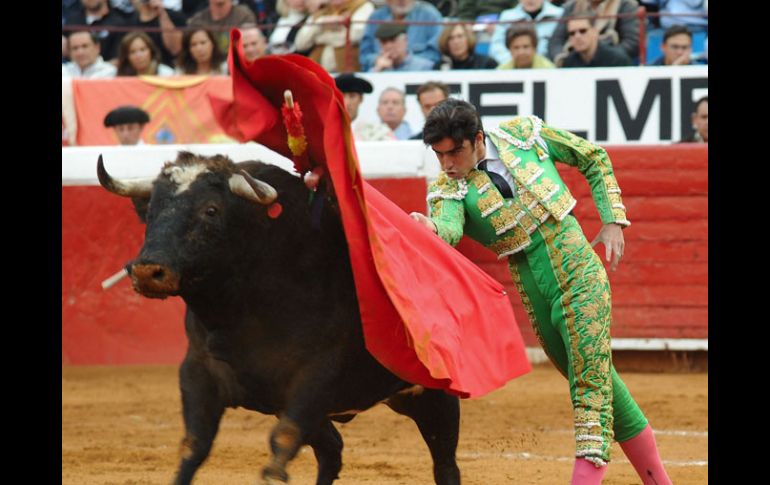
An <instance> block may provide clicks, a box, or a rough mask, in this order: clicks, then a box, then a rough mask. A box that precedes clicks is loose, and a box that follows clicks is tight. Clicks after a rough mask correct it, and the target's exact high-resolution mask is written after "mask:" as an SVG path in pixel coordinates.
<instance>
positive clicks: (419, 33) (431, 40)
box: [359, 0, 444, 71]
mask: <svg viewBox="0 0 770 485" xmlns="http://www.w3.org/2000/svg"><path fill="white" fill-rule="evenodd" d="M387 2H388V5H387V6H385V7H381V8H378V9H377V10H375V11H374V12H372V15H371V16H370V17H369V20H370V21H384V20H397V21H403V22H407V23H408V22H443V20H444V19H443V17H442V16H441V14H440V13H439V11H438V10H436V7H434V6H433V5H431V4H429V3H425V2H422V1H420V0H387ZM377 28H378V24H376V23H374V24H373V23H370V24H367V25H366V28H365V29H364V37H363V38H362V39H361V51H360V55H359V58H360V62H361V70H362V71H369V70H371V69H372V67H373V66H374V63H375V61H376V60H377V58H378V56H379V54H380V45H379V44H378V43H377V42H376V40H375V32H376V31H377ZM406 32H407V34H408V36H407V37H408V39H409V50H410V52H411V53H412V55H414V56H415V57H420V58H425V59H428V60H429V61H431V66H432V65H433V64H434V63H436V62H438V61H439V60H441V54H439V52H438V36H439V33H441V25H439V24H436V25H411V24H410V25H409V26H408V27H407V29H406Z"/></svg>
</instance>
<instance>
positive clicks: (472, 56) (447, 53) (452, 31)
mask: <svg viewBox="0 0 770 485" xmlns="http://www.w3.org/2000/svg"><path fill="white" fill-rule="evenodd" d="M475 49H476V35H475V34H474V33H473V30H471V28H470V26H469V25H468V24H455V25H447V26H446V27H444V29H443V30H442V31H441V35H439V37H438V50H439V52H441V54H442V58H441V61H440V62H437V63H436V64H435V65H434V66H433V68H434V69H440V70H442V71H448V70H450V69H452V70H453V69H494V68H496V67H497V62H496V61H495V60H494V59H492V58H491V57H489V56H485V55H481V54H476V53H475Z"/></svg>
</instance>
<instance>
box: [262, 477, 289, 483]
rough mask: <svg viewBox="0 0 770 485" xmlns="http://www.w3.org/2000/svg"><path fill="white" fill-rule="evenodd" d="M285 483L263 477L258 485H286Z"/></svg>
mask: <svg viewBox="0 0 770 485" xmlns="http://www.w3.org/2000/svg"><path fill="white" fill-rule="evenodd" d="M285 483H287V482H285V481H283V480H278V479H275V478H268V477H262V480H261V481H259V482H257V485H284V484H285Z"/></svg>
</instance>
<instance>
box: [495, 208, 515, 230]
mask: <svg viewBox="0 0 770 485" xmlns="http://www.w3.org/2000/svg"><path fill="white" fill-rule="evenodd" d="M489 222H490V223H492V226H493V227H494V228H495V234H497V235H498V236H499V235H501V234H503V233H504V232H505V231H507V230H508V229H511V228H512V227H514V226H515V225H516V214H515V211H514V210H513V209H511V208H510V207H503V208H502V209H500V211H499V212H498V213H497V214H496V215H494V216H492V217H490V218H489Z"/></svg>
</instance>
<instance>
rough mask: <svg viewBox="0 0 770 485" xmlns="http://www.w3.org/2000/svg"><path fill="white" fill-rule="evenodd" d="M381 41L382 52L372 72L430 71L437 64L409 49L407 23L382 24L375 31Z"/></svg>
mask: <svg viewBox="0 0 770 485" xmlns="http://www.w3.org/2000/svg"><path fill="white" fill-rule="evenodd" d="M374 36H375V37H377V40H379V42H380V54H379V55H378V56H377V59H375V61H374V65H373V66H372V68H371V69H369V71H370V72H381V71H430V70H432V69H433V65H434V64H435V63H434V62H433V61H431V60H430V59H427V58H425V57H420V56H417V55H414V54H413V53H412V52H411V51H410V50H409V39H408V38H407V34H406V25H404V24H401V23H389V24H380V25H379V26H378V27H377V30H376V31H375V32H374Z"/></svg>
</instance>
